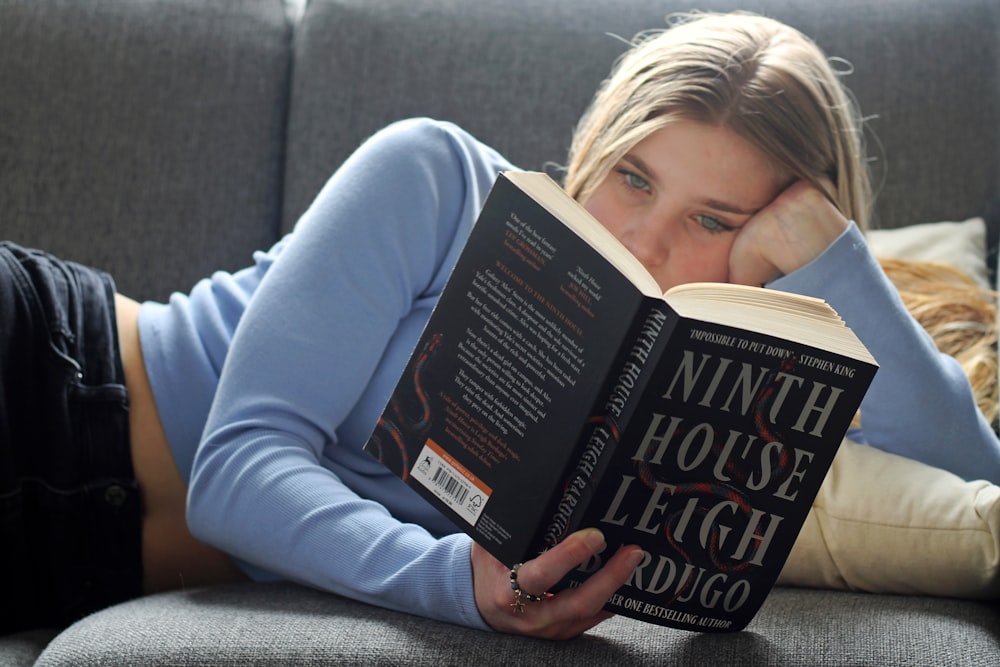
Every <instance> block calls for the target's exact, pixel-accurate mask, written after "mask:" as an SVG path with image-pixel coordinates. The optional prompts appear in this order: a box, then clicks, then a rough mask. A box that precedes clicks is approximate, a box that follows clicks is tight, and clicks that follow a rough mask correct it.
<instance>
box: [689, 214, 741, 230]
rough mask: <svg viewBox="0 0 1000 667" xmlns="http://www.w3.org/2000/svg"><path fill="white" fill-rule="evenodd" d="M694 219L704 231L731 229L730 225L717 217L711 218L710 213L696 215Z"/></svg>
mask: <svg viewBox="0 0 1000 667" xmlns="http://www.w3.org/2000/svg"><path fill="white" fill-rule="evenodd" d="M695 220H697V221H698V224H699V225H701V226H702V227H703V228H704V229H705V230H706V231H708V232H711V233H713V234H717V233H721V232H731V231H733V228H732V227H731V226H729V225H727V224H724V223H723V222H722V221H720V220H719V219H717V218H713V217H712V216H710V215H696V216H695Z"/></svg>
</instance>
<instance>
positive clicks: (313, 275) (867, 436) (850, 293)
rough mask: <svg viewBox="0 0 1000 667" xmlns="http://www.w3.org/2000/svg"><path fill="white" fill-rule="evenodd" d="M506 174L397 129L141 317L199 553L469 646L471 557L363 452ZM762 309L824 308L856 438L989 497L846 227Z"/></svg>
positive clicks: (426, 126) (957, 415) (997, 467)
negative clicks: (793, 296)
mask: <svg viewBox="0 0 1000 667" xmlns="http://www.w3.org/2000/svg"><path fill="white" fill-rule="evenodd" d="M512 168H513V167H512V165H510V164H509V163H508V162H507V161H506V160H504V158H503V157H501V156H500V155H498V154H497V153H496V152H495V151H493V150H492V149H490V148H488V147H486V146H484V145H483V144H481V143H479V142H477V141H476V140H475V139H473V138H472V137H470V136H469V135H468V134H467V133H465V132H463V131H462V130H461V129H459V128H457V127H455V126H454V125H450V124H447V123H439V122H434V121H429V120H411V121H404V122H401V123H397V124H395V125H392V126H390V127H389V128H387V129H386V130H383V131H382V132H380V133H379V134H377V135H375V136H374V137H373V138H371V139H370V140H369V141H368V142H366V143H365V144H364V145H363V146H362V147H361V148H360V149H359V150H358V151H356V152H355V154H354V155H353V156H352V157H351V158H350V159H349V160H348V161H347V162H346V163H345V164H344V165H343V166H342V167H341V168H340V169H339V170H338V171H337V173H336V174H334V176H333V177H332V178H331V180H330V181H329V182H328V184H327V185H326V187H325V188H324V189H323V191H322V192H321V193H320V195H319V196H318V197H317V199H316V201H315V203H314V204H313V206H312V207H311V208H310V209H309V210H308V211H307V212H306V213H305V214H304V216H303V217H302V219H301V220H300V221H299V223H298V225H297V226H296V228H295V230H294V232H293V233H291V234H289V235H288V236H287V237H285V238H284V239H282V240H281V241H280V242H279V243H277V244H276V245H275V246H274V247H273V248H271V249H270V250H268V251H267V252H260V253H257V254H256V255H255V258H254V259H255V262H254V264H253V266H250V267H248V268H246V269H244V270H242V271H238V272H236V273H233V274H229V273H222V272H220V273H217V274H215V275H214V276H212V277H211V278H210V279H206V280H203V281H201V282H200V283H198V284H197V285H196V286H195V287H194V289H192V291H191V293H190V294H188V295H184V294H175V295H173V296H172V297H171V298H170V300H169V302H168V303H166V304H156V303H146V304H143V306H142V310H141V312H140V319H139V325H140V335H141V340H142V347H143V354H144V356H145V361H146V366H147V369H148V372H149V377H150V380H151V383H152V386H153V391H154V395H155V398H156V402H157V406H158V408H159V411H160V415H161V418H162V420H163V424H164V428H165V430H166V434H167V438H168V440H169V442H170V446H171V448H172V451H173V454H174V457H175V459H176V461H177V464H178V467H179V468H180V471H181V474H182V476H183V477H184V479H185V481H186V482H188V484H189V488H190V492H189V499H188V501H189V502H188V513H189V517H188V518H189V523H190V526H191V530H192V531H193V533H194V534H195V535H196V536H197V537H198V538H199V539H201V540H203V541H205V542H208V543H210V544H213V545H215V546H217V547H219V548H221V549H223V550H225V551H227V552H229V553H230V554H232V555H234V556H235V557H237V558H238V559H239V560H240V564H241V566H242V567H244V568H245V569H246V571H247V572H248V573H250V574H251V575H252V576H254V577H255V578H257V579H262V580H263V579H274V578H285V579H289V580H293V581H298V582H302V583H305V584H308V585H311V586H315V587H318V588H321V589H324V590H329V591H333V592H336V593H340V594H343V595H347V596H350V597H352V598H356V599H360V600H364V601H367V602H371V603H374V604H378V605H382V606H385V607H390V608H394V609H399V610H403V611H407V612H411V613H416V614H420V615H423V616H427V617H430V618H437V619H441V620H445V621H450V622H453V623H459V624H463V625H468V626H473V627H480V628H484V627H486V626H485V625H484V623H483V621H482V619H481V618H480V616H479V613H478V611H477V610H476V606H475V601H474V598H473V591H472V573H471V564H470V558H469V553H470V541H469V538H468V537H466V536H465V535H464V534H456V533H455V529H454V527H453V526H452V524H451V523H450V522H449V521H448V520H446V519H444V518H443V517H442V516H441V515H440V514H439V513H438V512H437V511H436V510H434V509H433V508H432V507H430V506H429V505H428V504H427V503H425V502H424V501H423V500H422V499H421V498H419V497H418V496H417V495H416V494H415V493H414V492H413V491H411V490H410V489H409V488H408V487H406V486H405V485H404V484H403V483H401V482H399V481H398V480H397V479H396V478H395V477H394V476H392V475H391V474H389V473H387V472H386V471H385V470H384V469H383V468H382V466H381V465H380V464H379V463H377V462H376V461H375V460H374V459H372V458H371V457H370V456H368V454H366V453H364V452H363V451H362V449H361V448H362V446H363V444H364V443H365V442H366V441H367V439H368V436H369V434H370V433H371V430H372V428H373V426H374V424H375V422H376V420H377V418H378V415H379V413H380V412H381V410H382V408H383V406H384V405H385V403H386V400H387V398H388V396H389V393H390V392H391V390H392V388H393V387H394V385H395V383H396V380H397V378H398V377H399V374H400V373H401V372H402V369H403V366H404V364H405V363H406V360H407V358H408V357H409V354H410V352H411V351H412V349H413V346H414V345H415V343H416V339H417V337H418V336H419V334H420V332H421V330H422V328H423V325H424V323H425V322H426V320H427V317H428V316H429V314H430V312H431V309H432V308H433V306H434V304H435V302H436V299H437V297H438V295H439V294H440V292H441V289H442V287H443V286H444V283H445V280H446V278H447V276H448V273H449V271H450V269H451V267H452V266H453V264H454V263H455V260H456V258H457V256H458V254H459V252H460V250H461V248H462V245H463V243H464V240H465V238H466V236H467V234H468V232H469V229H470V227H471V225H472V224H473V223H474V221H475V218H476V215H477V213H478V211H479V209H480V207H481V205H482V203H483V200H484V198H485V196H486V194H487V193H488V191H489V189H490V187H491V186H492V184H493V181H494V179H495V177H496V174H497V172H498V171H501V170H505V169H512ZM771 287H773V288H775V289H783V290H788V291H792V292H800V293H804V294H811V295H815V296H819V297H822V298H824V299H826V300H827V301H828V302H829V303H830V304H831V305H833V306H834V308H836V309H837V310H838V311H839V312H840V313H841V315H842V316H843V317H844V319H845V320H846V322H847V323H848V324H849V325H850V326H851V327H852V328H854V329H855V330H856V331H857V333H858V334H859V336H860V337H861V338H862V340H863V341H864V342H865V343H866V344H867V345H868V346H869V348H870V349H871V351H872V353H873V354H874V355H875V357H876V358H877V359H878V360H879V362H880V364H881V370H880V371H879V373H878V376H877V378H876V380H875V383H874V384H873V386H872V388H871V390H870V392H869V394H868V398H866V400H865V403H864V404H863V406H862V414H863V419H864V423H863V434H860V435H859V436H858V437H861V438H863V439H864V440H865V441H866V442H868V443H869V444H871V445H873V446H876V447H879V448H881V449H885V450H887V451H891V452H895V453H898V454H902V455H904V456H909V457H911V458H914V459H917V460H920V461H924V462H926V463H929V464H932V465H936V466H939V467H942V468H946V469H948V470H951V471H953V472H955V473H957V474H958V475H960V476H962V477H965V478H967V479H971V478H980V477H984V478H987V479H990V480H992V481H994V482H997V481H1000V444H998V441H997V439H996V437H995V436H994V434H993V433H992V430H991V429H990V427H989V425H988V424H987V423H986V422H985V420H983V419H982V417H981V416H980V415H979V413H978V411H977V410H976V407H975V405H974V402H973V399H972V397H971V393H970V390H969V388H968V383H967V381H966V380H965V376H964V375H963V373H962V371H961V369H960V368H959V366H958V365H957V364H956V363H954V361H953V360H952V359H950V358H949V357H945V356H943V355H940V354H939V353H938V352H937V351H936V348H935V347H934V343H933V341H932V340H931V339H930V338H929V336H927V335H926V334H925V333H924V331H923V330H922V329H921V328H920V327H919V326H918V325H917V324H916V323H915V322H914V321H913V320H912V319H911V318H910V317H909V315H908V314H907V313H906V310H905V308H904V306H903V305H902V303H901V302H900V300H899V298H898V297H897V295H896V292H895V290H894V289H893V287H892V285H891V284H890V283H889V282H888V281H887V279H886V278H885V276H884V274H883V273H882V272H881V270H880V269H879V268H878V265H877V263H876V262H875V260H874V259H873V258H872V256H871V254H870V253H869V251H868V249H867V246H866V245H865V243H864V240H863V238H862V236H861V234H860V232H859V231H858V229H857V228H856V227H854V226H853V225H852V227H851V228H850V229H849V230H848V231H847V232H845V233H844V234H843V235H842V236H841V238H840V239H838V240H837V241H836V242H835V243H834V244H833V245H832V246H830V248H828V249H827V251H826V252H825V253H824V254H823V255H821V256H820V257H819V258H817V259H816V260H815V261H813V262H812V263H811V264H809V265H808V266H806V267H803V268H802V269H800V270H799V271H797V272H795V273H793V274H791V275H788V276H785V277H783V278H781V279H779V280H777V281H775V282H774V283H773V284H772V285H771ZM237 324H238V325H239V326H238V327H237ZM223 362H225V363H223Z"/></svg>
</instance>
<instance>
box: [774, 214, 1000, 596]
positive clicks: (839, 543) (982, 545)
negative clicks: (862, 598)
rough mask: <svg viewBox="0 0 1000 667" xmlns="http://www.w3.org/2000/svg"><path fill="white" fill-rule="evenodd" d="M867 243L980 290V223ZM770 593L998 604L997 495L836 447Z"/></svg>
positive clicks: (986, 486)
mask: <svg viewBox="0 0 1000 667" xmlns="http://www.w3.org/2000/svg"><path fill="white" fill-rule="evenodd" d="M868 236H869V242H870V243H871V245H872V249H873V251H874V252H875V254H876V255H877V256H882V257H895V258H899V259H922V260H932V261H941V262H946V263H949V264H952V265H953V266H956V267H957V268H959V269H962V270H964V271H966V272H967V273H969V274H970V275H972V276H974V277H975V278H976V279H977V281H980V282H981V284H983V285H984V286H986V285H988V284H989V281H988V275H989V272H988V270H987V268H986V259H985V258H986V227H985V224H984V222H983V220H982V219H981V218H973V219H970V220H966V221H964V222H952V223H928V224H923V225H913V226H911V227H906V228H901V229H893V230H879V231H874V232H869V235H868ZM778 583H779V584H786V585H795V586H810V587H817V588H838V589H849V590H860V591H869V592H873V593H902V594H923V595H940V596H947V597H963V598H972V599H985V598H997V597H1000V487H998V486H996V485H994V484H990V483H989V482H986V481H973V482H966V481H964V480H962V479H961V478H959V477H957V476H955V475H953V474H951V473H949V472H947V471H944V470H941V469H939V468H934V467H932V466H928V465H925V464H923V463H918V462H917V461H912V460H910V459H906V458H903V457H900V456H896V455H893V454H888V453H886V452H883V451H881V450H878V449H874V448H871V447H866V446H864V445H859V444H856V443H854V442H852V441H850V440H845V441H844V443H843V444H842V446H841V448H840V450H839V451H838V453H837V456H836V458H835V459H834V462H833V466H832V467H831V468H830V472H829V474H828V475H827V478H826V480H825V481H824V483H823V486H822V487H821V488H820V491H819V494H818V495H817V497H816V500H815V502H814V503H813V507H812V509H811V510H810V512H809V515H808V517H807V518H806V522H805V525H804V526H803V528H802V532H801V533H800V534H799V537H798V539H797V541H796V543H795V546H794V548H793V549H792V552H791V554H790V555H789V557H788V561H787V562H786V563H785V567H784V569H783V570H782V572H781V576H780V577H779V579H778Z"/></svg>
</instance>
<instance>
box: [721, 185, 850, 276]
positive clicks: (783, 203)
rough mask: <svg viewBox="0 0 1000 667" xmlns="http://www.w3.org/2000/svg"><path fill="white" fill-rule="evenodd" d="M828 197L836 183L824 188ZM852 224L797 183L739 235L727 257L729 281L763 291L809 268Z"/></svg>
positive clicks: (810, 189)
mask: <svg viewBox="0 0 1000 667" xmlns="http://www.w3.org/2000/svg"><path fill="white" fill-rule="evenodd" d="M824 185H825V186H827V187H828V189H829V190H830V191H832V190H833V185H832V183H824ZM849 224H850V223H849V222H848V221H847V218H845V217H844V216H843V214H841V212H840V211H839V210H838V209H837V207H836V206H835V205H834V204H833V202H831V201H830V200H829V199H828V198H827V197H826V195H825V194H824V193H823V192H821V191H820V190H819V189H817V188H816V187H815V186H813V185H811V184H809V183H806V182H805V181H796V182H795V183H793V184H792V185H790V186H789V187H788V188H786V189H785V190H784V191H783V192H782V193H781V194H779V195H778V196H777V197H776V198H775V199H774V201H772V202H771V203H770V204H768V205H767V206H766V207H764V208H763V209H762V210H761V211H759V212H758V213H757V214H756V215H754V216H753V217H752V218H751V219H750V220H749V221H748V222H747V223H746V225H744V226H743V228H742V229H741V230H740V231H739V234H737V236H736V239H735V240H734V241H733V247H732V250H731V252H730V254H729V280H730V282H734V283H739V284H743V285H763V284H764V283H767V282H770V281H771V280H774V279H775V278H778V277H780V276H782V275H786V274H789V273H791V272H792V271H795V270H796V269H798V268H801V267H802V266H805V265H806V264H808V263H809V262H811V261H812V260H813V259H815V258H816V257H818V256H819V255H820V253H822V252H823V251H824V250H826V249H827V248H828V247H829V246H830V244H831V243H833V242H834V241H835V240H836V239H837V237H839V236H840V235H841V234H842V233H843V232H844V230H845V229H847V227H848V225H849Z"/></svg>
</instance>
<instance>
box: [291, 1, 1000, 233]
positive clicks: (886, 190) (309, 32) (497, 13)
mask: <svg viewBox="0 0 1000 667" xmlns="http://www.w3.org/2000/svg"><path fill="white" fill-rule="evenodd" d="M692 7H699V8H702V9H705V10H711V9H717V10H731V9H736V8H742V9H748V10H755V11H758V12H760V13H763V14H766V15H769V16H773V17H775V18H778V19H781V20H783V21H786V22H787V23H790V24H791V25H794V26H796V27H798V28H800V29H802V30H803V31H805V32H806V33H807V34H809V35H811V36H813V37H814V38H815V39H816V41H817V42H818V43H819V44H820V46H822V47H823V48H824V49H825V50H826V51H827V52H828V53H829V54H830V55H832V56H840V57H844V58H847V59H849V60H850V61H851V63H853V66H854V72H853V73H852V74H850V75H848V76H847V77H846V78H845V81H846V83H847V84H848V86H849V87H851V89H852V90H853V91H854V93H855V94H856V96H857V97H858V99H859V102H860V104H861V108H862V112H863V113H864V114H866V115H871V116H874V118H873V119H872V120H871V122H870V123H869V127H870V130H871V133H869V143H870V145H871V148H872V152H873V153H874V154H875V155H876V156H878V157H879V159H878V162H877V163H876V164H875V165H874V166H875V169H874V171H875V173H876V176H877V178H878V179H879V183H880V186H881V193H880V196H879V198H878V202H877V204H878V205H877V218H878V224H879V225H882V226H887V227H896V226H900V225H904V224H911V223H914V222H925V221H932V220H944V219H962V218H964V217H968V216H971V215H977V214H981V213H982V208H983V202H984V201H985V199H986V198H987V197H989V196H991V195H995V193H996V192H997V191H998V190H1000V151H998V150H997V146H998V145H1000V39H998V38H997V35H998V31H1000V11H998V8H997V5H996V3H995V2H991V1H990V0H950V1H949V2H936V1H935V0H925V1H918V2H914V1H913V0H880V1H879V2H871V1H870V0H844V1H843V2H838V3H833V4H831V3H824V2H801V0H743V1H740V0H704V1H702V2H690V1H685V0H638V1H637V0H632V1H628V2H607V0H560V1H552V0H549V1H547V2H538V1H537V0H505V1H504V2H477V3H469V2H466V1H465V0H434V1H433V2H426V1H422V2H411V0H380V1H379V2H376V3H373V2H371V0H314V1H313V2H312V3H310V5H309V7H308V9H307V11H306V19H305V23H304V25H303V26H302V28H301V30H300V31H299V32H298V35H297V39H296V53H295V71H294V77H293V97H292V107H291V110H290V117H289V136H288V172H287V173H288V179H287V182H286V198H285V208H284V224H285V226H286V228H288V227H290V226H291V225H292V224H293V223H294V222H295V220H296V218H297V217H298V215H299V214H300V213H301V212H302V210H304V208H305V207H306V206H307V205H308V203H309V201H311V199H312V198H313V197H314V196H315V193H316V192H317V191H318V189H319V188H320V187H321V186H322V184H323V182H324V181H325V179H326V178H327V176H328V175H329V173H330V172H331V171H332V170H333V169H334V168H335V167H336V165H337V164H339V163H340V162H341V161H342V160H343V158H344V157H346V155H347V154H348V153H349V152H350V151H351V150H352V148H353V147H354V146H356V145H357V143H358V142H359V141H361V140H362V139H364V138H365V137H366V136H368V135H369V134H371V133H372V132H373V131H375V130H376V129H378V128H380V127H382V126H383V125H385V124H386V123H388V122H391V121H393V120H397V119H399V118H402V117H406V116H415V115H427V116H432V117H438V118H443V119H446V120H453V121H456V122H458V123H459V124H460V125H462V126H463V127H466V128H467V129H469V130H470V131H472V132H473V133H474V134H476V135H477V136H479V137H480V138H482V139H484V140H485V141H487V142H488V143H491V144H492V145H495V146H496V147H497V148H499V149H500V150H501V151H502V152H503V153H505V154H506V155H507V156H508V157H510V158H511V159H512V160H514V162H515V163H517V164H519V165H521V166H523V167H526V168H535V169H537V168H541V167H543V166H544V165H545V164H546V162H549V161H551V162H555V163H562V162H563V161H564V160H565V155H566V149H567V147H568V143H569V138H570V135H571V132H572V128H573V124H574V122H575V121H576V119H577V117H578V116H579V115H580V112H581V111H582V110H583V108H584V107H585V105H586V104H587V103H588V102H589V100H590V97H591V95H592V93H593V91H594V89H595V88H596V86H597V84H598V83H599V82H600V80H601V79H602V78H603V76H604V75H605V74H606V72H607V70H608V68H609V67H610V64H611V61H612V60H613V59H614V57H615V56H616V55H618V54H619V53H621V52H622V51H623V50H624V48H625V47H624V45H623V44H622V42H621V41H620V40H619V39H617V38H615V37H612V36H609V33H610V34H613V35H619V36H622V37H632V36H634V35H635V34H636V33H637V32H639V31H641V30H644V29H650V28H657V27H663V26H665V20H664V18H665V16H666V15H667V14H668V13H670V12H676V11H682V10H689V9H691V8H692ZM459 8H461V11H459ZM880 146H881V147H882V148H880ZM972 165H974V167H973V166H972Z"/></svg>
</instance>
